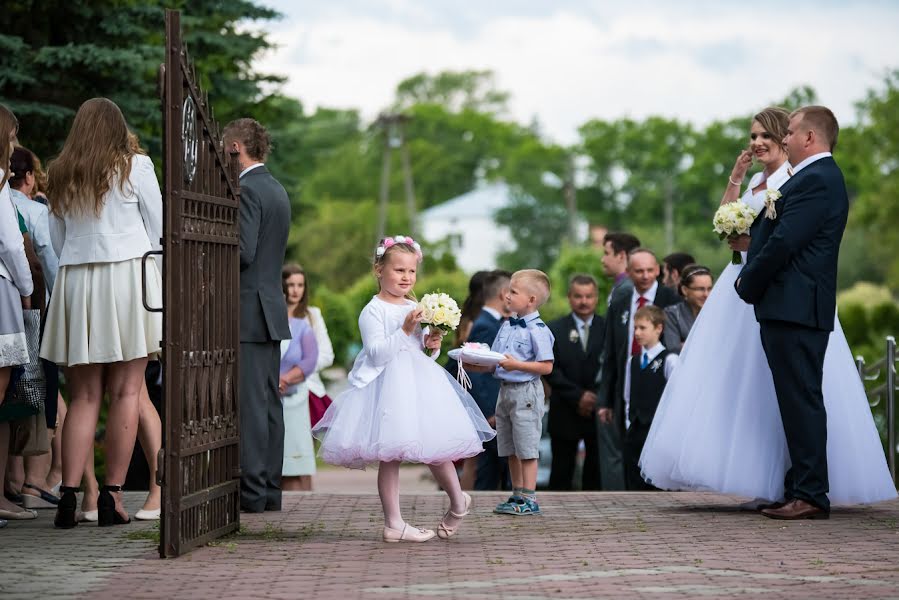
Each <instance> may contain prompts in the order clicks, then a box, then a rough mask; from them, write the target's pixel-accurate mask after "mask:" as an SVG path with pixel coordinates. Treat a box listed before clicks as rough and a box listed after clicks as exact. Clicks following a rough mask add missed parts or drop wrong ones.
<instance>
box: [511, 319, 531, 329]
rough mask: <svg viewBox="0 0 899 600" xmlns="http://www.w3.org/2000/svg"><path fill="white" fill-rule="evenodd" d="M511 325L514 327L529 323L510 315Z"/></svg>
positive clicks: (524, 325)
mask: <svg viewBox="0 0 899 600" xmlns="http://www.w3.org/2000/svg"><path fill="white" fill-rule="evenodd" d="M509 325H511V326H512V327H515V326H518V327H527V326H528V323H527V321H525V320H524V319H516V318H515V317H509Z"/></svg>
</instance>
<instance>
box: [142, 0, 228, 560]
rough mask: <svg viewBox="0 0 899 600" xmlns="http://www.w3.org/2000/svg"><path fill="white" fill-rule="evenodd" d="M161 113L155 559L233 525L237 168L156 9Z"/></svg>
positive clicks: (171, 18)
mask: <svg viewBox="0 0 899 600" xmlns="http://www.w3.org/2000/svg"><path fill="white" fill-rule="evenodd" d="M165 24H166V25H165V26H166V56H165V66H164V70H163V72H162V73H161V78H160V82H161V84H162V90H161V95H162V104H163V111H162V112H163V130H164V131H163V155H164V162H163V170H164V173H163V179H164V181H165V191H164V201H163V208H164V225H163V256H164V277H163V299H164V300H163V301H164V305H163V306H164V311H163V344H162V345H163V379H164V383H163V386H164V390H165V401H164V409H163V415H162V419H163V452H162V453H163V455H162V457H161V460H160V461H159V466H160V469H161V473H160V476H159V479H160V480H161V482H162V499H163V504H162V506H163V511H162V522H161V525H160V532H161V537H160V543H159V554H160V556H162V557H171V556H178V555H180V554H183V553H184V552H187V551H188V550H190V549H191V548H194V547H196V546H200V545H203V544H205V543H206V542H208V541H210V540H213V539H215V538H218V537H221V536H223V535H225V534H227V533H230V532H232V531H236V530H237V529H238V527H239V525H240V499H239V491H240V490H239V477H240V455H239V449H238V441H239V434H238V397H237V394H238V381H237V378H238V355H239V352H238V349H239V345H238V344H239V330H238V315H239V312H240V311H239V306H238V302H239V277H240V266H239V265H240V261H239V217H238V198H239V190H238V184H237V161H236V159H234V158H233V157H231V156H229V155H227V154H225V153H224V151H223V149H222V144H221V134H220V131H219V128H218V125H217V124H216V123H215V121H214V120H213V118H212V111H211V108H210V106H209V103H208V99H207V96H206V95H205V94H204V93H202V92H201V90H200V89H199V86H198V85H197V78H196V72H195V70H194V67H193V65H192V63H191V62H190V59H189V57H188V54H187V50H186V48H185V47H184V44H183V42H182V38H181V20H180V13H178V12H177V11H170V10H167V11H166V15H165Z"/></svg>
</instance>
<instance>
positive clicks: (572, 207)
mask: <svg viewBox="0 0 899 600" xmlns="http://www.w3.org/2000/svg"><path fill="white" fill-rule="evenodd" d="M567 163H568V164H567V165H566V167H565V177H564V179H563V180H562V194H563V195H564V196H565V209H566V210H567V211H568V241H569V243H570V244H571V245H572V246H574V245H576V244H577V242H578V239H577V190H576V188H575V187H574V168H575V167H574V156H573V155H571V156H569V157H568V161H567Z"/></svg>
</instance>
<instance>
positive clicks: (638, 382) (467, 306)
mask: <svg viewBox="0 0 899 600" xmlns="http://www.w3.org/2000/svg"><path fill="white" fill-rule="evenodd" d="M602 252H603V255H602V268H603V272H604V274H605V275H606V276H607V277H608V278H609V281H610V283H611V292H610V293H609V295H608V296H607V297H604V298H600V297H599V290H600V285H599V283H598V282H597V280H596V279H595V278H594V277H593V276H591V275H587V274H576V275H574V276H572V277H571V279H570V281H569V283H568V290H567V299H568V303H569V305H570V309H571V311H570V313H569V314H568V315H566V316H564V317H562V318H560V319H557V320H555V321H552V322H549V323H548V328H549V330H550V331H551V332H552V334H553V337H554V344H553V354H554V356H555V360H554V363H553V369H552V372H551V373H549V374H548V375H546V376H544V377H543V385H544V388H545V392H546V397H547V398H549V412H548V424H547V432H548V434H549V438H550V445H551V454H552V461H551V469H550V476H549V483H548V486H547V487H548V489H550V490H572V489H583V490H626V489H627V490H645V489H649V486H648V484H646V483H645V481H644V480H643V478H642V477H641V476H640V470H639V467H638V466H637V461H638V459H639V456H640V451H641V450H642V445H643V443H644V442H645V440H646V435H647V433H648V431H649V427H650V425H651V422H652V417H653V415H654V413H655V407H656V406H657V405H658V402H659V400H660V398H661V395H662V391H663V390H664V386H665V382H666V380H667V378H668V377H669V376H670V375H671V373H672V372H673V370H674V369H675V368H676V367H677V364H678V360H677V359H678V353H679V352H680V351H681V349H682V347H683V344H684V342H685V341H686V339H687V336H688V334H689V333H690V329H691V327H692V326H693V323H694V322H695V320H696V317H697V316H698V314H699V311H700V310H702V306H703V304H704V303H705V301H706V299H707V298H708V296H709V293H710V292H711V289H712V284H713V277H712V274H711V272H710V270H709V269H708V268H706V267H704V266H702V265H698V264H696V261H695V259H694V258H693V257H692V256H691V255H689V254H687V253H683V252H677V253H673V254H669V255H668V256H665V257H664V259H663V260H662V261H661V262H660V261H659V260H658V258H657V257H656V255H655V254H654V253H653V252H652V251H651V250H649V249H647V248H644V247H641V245H640V241H639V239H638V238H637V237H635V236H634V235H631V234H629V233H624V232H611V233H607V234H606V235H605V236H604V238H603V239H602ZM510 277H511V274H510V273H508V272H506V271H502V270H496V271H481V272H478V273H476V274H475V275H474V276H473V277H472V278H471V281H470V285H469V296H468V298H467V299H466V300H465V302H464V305H463V308H462V313H463V316H462V321H461V323H460V326H459V329H458V330H457V331H458V332H457V339H456V340H455V342H456V344H457V345H458V344H461V343H462V342H465V341H468V342H481V343H486V344H488V345H492V344H493V342H494V339H495V337H496V334H497V332H498V331H499V328H500V325H501V324H502V322H503V321H504V320H505V319H508V317H509V315H510V311H509V303H508V293H509V282H510ZM654 366H655V368H653V367H654ZM446 368H447V370H449V371H450V372H451V373H455V372H456V369H457V365H456V363H455V361H452V360H449V361H447V364H446ZM469 377H470V378H471V381H472V389H471V394H472V396H473V397H474V398H475V400H476V401H477V403H478V406H479V407H480V409H481V411H482V412H483V413H484V415H485V416H486V417H487V419H488V422H489V423H490V424H491V425H495V416H494V412H495V409H496V401H497V396H498V393H499V386H500V381H499V380H498V379H496V378H495V377H493V375H492V374H483V373H469ZM581 456H582V459H581V458H580V457H581ZM579 465H580V475H581V476H580V479H579V480H577V481H575V477H576V474H577V473H578V466H579ZM461 468H462V470H461V473H462V475H461V478H462V485H463V488H464V489H475V490H496V489H511V487H510V486H511V481H510V479H509V474H508V466H507V464H506V461H505V459H504V458H501V457H499V456H497V451H496V440H492V441H490V442H487V443H485V445H484V452H483V453H482V454H480V455H478V456H476V457H473V458H469V459H466V460H465V461H464V463H463V464H462V466H461Z"/></svg>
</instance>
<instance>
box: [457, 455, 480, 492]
mask: <svg viewBox="0 0 899 600" xmlns="http://www.w3.org/2000/svg"><path fill="white" fill-rule="evenodd" d="M477 476H478V457H477V456H472V457H470V458H466V459H465V462H463V463H462V478H461V480H460V483H461V484H462V489H463V490H473V489H474V482H475V479H477Z"/></svg>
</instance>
